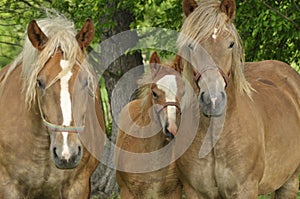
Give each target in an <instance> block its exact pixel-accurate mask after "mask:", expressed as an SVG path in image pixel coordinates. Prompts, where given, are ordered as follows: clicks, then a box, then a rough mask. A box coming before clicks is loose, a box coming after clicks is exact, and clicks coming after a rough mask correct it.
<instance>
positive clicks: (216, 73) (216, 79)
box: [177, 0, 250, 116]
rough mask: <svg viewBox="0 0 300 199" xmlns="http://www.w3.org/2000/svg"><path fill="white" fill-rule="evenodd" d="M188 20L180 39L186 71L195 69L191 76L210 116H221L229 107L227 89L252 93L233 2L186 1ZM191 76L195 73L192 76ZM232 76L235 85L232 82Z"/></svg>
mask: <svg viewBox="0 0 300 199" xmlns="http://www.w3.org/2000/svg"><path fill="white" fill-rule="evenodd" d="M183 8H184V13H185V15H186V17H187V18H186V20H185V22H184V24H183V26H182V29H181V34H180V36H179V38H178V40H177V42H178V46H179V48H180V51H181V53H182V56H183V57H184V58H185V59H186V60H187V62H189V63H186V65H190V67H184V68H185V69H187V70H188V69H193V70H194V73H193V74H194V76H193V77H192V78H193V80H194V82H195V83H196V85H197V86H198V90H199V95H198V98H199V103H200V106H201V108H202V111H203V113H204V114H205V115H207V116H219V115H222V114H223V113H224V111H225V108H226V103H227V93H226V90H225V89H226V88H227V87H228V86H229V84H232V83H234V84H235V85H234V87H235V88H236V89H237V90H238V91H245V92H246V93H247V94H249V92H250V89H249V85H248V83H247V81H246V80H245V78H244V75H243V62H244V55H243V49H242V46H241V41H240V37H239V35H238V33H237V31H236V28H235V26H234V25H233V23H232V20H233V18H234V15H235V1H234V0H222V1H217V0H207V1H200V2H199V4H198V5H197V3H196V2H195V1H194V0H183ZM190 74H192V73H190ZM230 76H231V77H232V76H233V78H231V79H233V82H230V81H229V79H230Z"/></svg>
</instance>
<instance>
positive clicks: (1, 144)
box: [0, 16, 104, 199]
mask: <svg viewBox="0 0 300 199" xmlns="http://www.w3.org/2000/svg"><path fill="white" fill-rule="evenodd" d="M93 36H94V25H93V23H92V22H91V20H89V19H87V20H86V22H85V24H84V25H83V27H82V29H81V31H80V32H78V33H77V34H76V30H75V27H74V25H73V23H72V22H71V21H68V20H66V19H65V18H64V17H62V16H57V17H51V18H45V19H41V20H38V21H35V20H33V21H31V22H30V23H29V25H28V28H27V36H26V39H25V44H24V47H23V51H22V52H21V54H20V55H19V56H18V58H17V59H16V60H15V61H14V62H13V63H12V64H10V65H8V66H6V67H4V68H3V69H2V70H1V72H0V115H1V116H0V176H1V177H0V198H2V199H21V198H47V199H57V198H78V199H82V198H88V197H89V193H90V183H89V178H90V176H91V174H92V173H93V171H94V170H95V168H96V166H97V165H98V160H97V159H96V158H94V156H92V155H91V154H90V152H89V151H88V150H87V149H88V148H90V149H92V148H93V147H90V146H87V145H88V144H91V143H92V142H90V141H89V140H94V139H96V138H99V136H97V134H101V135H104V122H103V114H102V108H101V105H100V101H99V100H100V93H99V89H98V86H97V81H96V80H97V78H96V76H95V73H94V71H93V70H92V68H91V67H90V66H89V65H88V64H87V62H86V61H85V57H86V56H85V48H86V47H87V46H88V45H89V44H90V42H91V40H92V39H93ZM94 120H96V121H94ZM92 123H97V125H100V127H101V128H97V129H95V128H94V127H93V126H91V125H90V124H92ZM99 129H100V130H99ZM96 130H97V131H96ZM83 139H85V143H84V144H85V145H84V144H83V142H82V140H83ZM100 147H101V146H99V150H100ZM94 148H95V147H94Z"/></svg>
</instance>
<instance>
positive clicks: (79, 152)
mask: <svg viewBox="0 0 300 199" xmlns="http://www.w3.org/2000/svg"><path fill="white" fill-rule="evenodd" d="M80 154H81V146H78V155H80Z"/></svg>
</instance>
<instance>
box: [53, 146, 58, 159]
mask: <svg viewBox="0 0 300 199" xmlns="http://www.w3.org/2000/svg"><path fill="white" fill-rule="evenodd" d="M53 156H54V158H58V155H57V153H56V147H53Z"/></svg>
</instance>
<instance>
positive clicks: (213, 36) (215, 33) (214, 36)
mask: <svg viewBox="0 0 300 199" xmlns="http://www.w3.org/2000/svg"><path fill="white" fill-rule="evenodd" d="M217 33H218V29H217V28H215V29H214V33H213V34H212V38H213V39H217Z"/></svg>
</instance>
